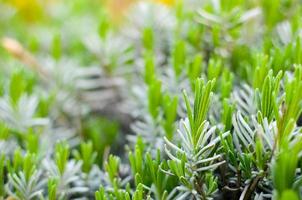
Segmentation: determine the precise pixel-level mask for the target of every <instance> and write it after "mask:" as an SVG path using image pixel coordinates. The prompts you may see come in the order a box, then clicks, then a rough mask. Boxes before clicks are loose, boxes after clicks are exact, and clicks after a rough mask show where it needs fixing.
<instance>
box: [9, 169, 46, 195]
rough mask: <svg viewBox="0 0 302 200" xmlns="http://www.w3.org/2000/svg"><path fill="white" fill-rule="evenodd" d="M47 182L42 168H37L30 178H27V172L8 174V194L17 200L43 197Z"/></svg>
mask: <svg viewBox="0 0 302 200" xmlns="http://www.w3.org/2000/svg"><path fill="white" fill-rule="evenodd" d="M45 184H46V179H45V178H44V177H43V172H42V171H41V170H35V171H34V172H33V173H32V174H31V176H30V177H29V180H26V177H25V174H24V173H23V172H22V171H20V172H17V173H13V174H8V183H7V185H6V191H7V193H8V195H10V196H11V197H13V198H14V199H17V200H31V199H42V198H43V188H44V186H45Z"/></svg>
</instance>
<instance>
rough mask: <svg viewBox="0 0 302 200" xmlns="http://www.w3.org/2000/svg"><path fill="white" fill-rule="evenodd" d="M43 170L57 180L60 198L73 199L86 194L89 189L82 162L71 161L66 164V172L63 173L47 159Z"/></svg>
mask: <svg viewBox="0 0 302 200" xmlns="http://www.w3.org/2000/svg"><path fill="white" fill-rule="evenodd" d="M42 165H43V168H44V169H45V170H46V174H47V176H48V177H50V178H54V179H56V180H57V184H58V185H57V192H58V195H59V196H58V198H59V199H60V198H71V197H72V196H73V195H75V194H76V195H80V196H81V194H82V195H83V194H85V193H87V192H88V188H87V187H86V186H85V182H84V180H83V179H82V171H81V165H82V163H81V162H77V161H75V160H70V161H68V162H67V164H66V168H65V169H64V172H63V173H61V172H60V171H59V169H58V167H57V165H56V164H55V163H54V161H52V160H50V159H48V158H46V159H44V160H43V161H42Z"/></svg>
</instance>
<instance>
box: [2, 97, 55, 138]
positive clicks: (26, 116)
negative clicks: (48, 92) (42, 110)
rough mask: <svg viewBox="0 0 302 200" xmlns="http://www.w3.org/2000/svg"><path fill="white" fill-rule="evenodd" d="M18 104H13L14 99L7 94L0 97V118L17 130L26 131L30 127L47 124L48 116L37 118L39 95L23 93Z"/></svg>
mask: <svg viewBox="0 0 302 200" xmlns="http://www.w3.org/2000/svg"><path fill="white" fill-rule="evenodd" d="M16 104H17V105H13V102H12V100H11V99H10V98H9V97H8V96H6V97H2V98H1V99H0V110H1V114H0V118H1V120H3V121H4V122H5V124H6V125H7V126H9V127H10V128H12V129H15V130H17V131H20V132H22V131H25V130H26V129H27V128H29V127H34V126H46V125H47V124H48V123H49V120H48V119H46V118H36V117H35V116H34V115H35V113H36V109H37V105H38V97H36V96H29V95H26V94H25V95H22V96H21V97H20V99H19V100H18V102H17V103H16Z"/></svg>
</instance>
